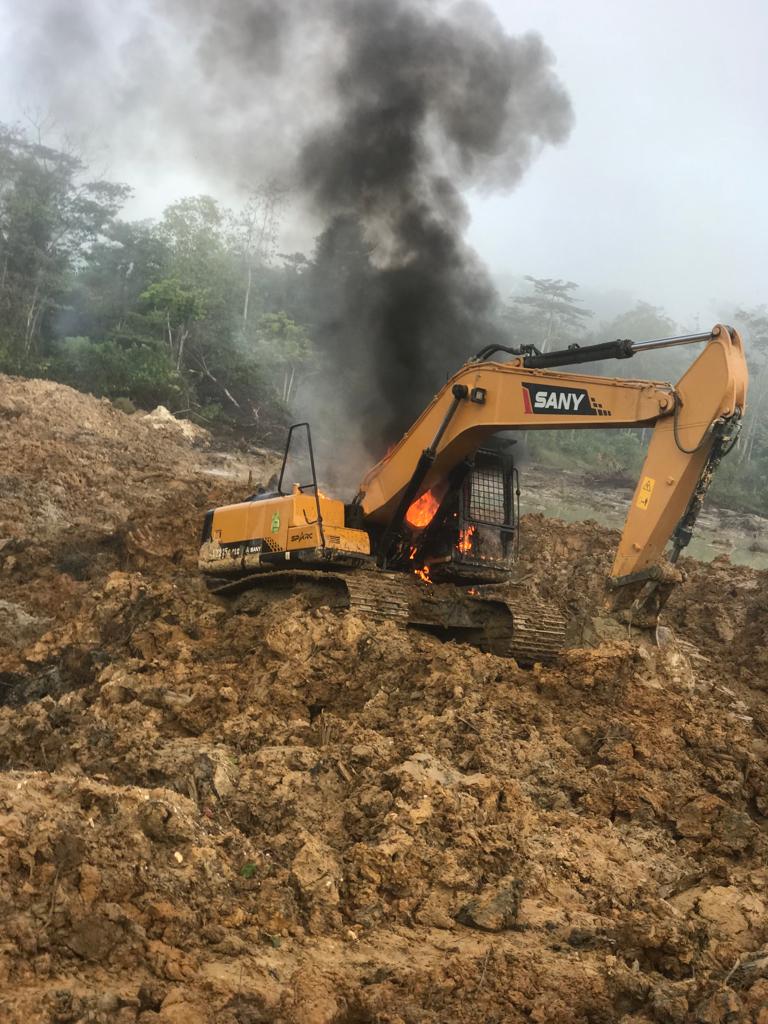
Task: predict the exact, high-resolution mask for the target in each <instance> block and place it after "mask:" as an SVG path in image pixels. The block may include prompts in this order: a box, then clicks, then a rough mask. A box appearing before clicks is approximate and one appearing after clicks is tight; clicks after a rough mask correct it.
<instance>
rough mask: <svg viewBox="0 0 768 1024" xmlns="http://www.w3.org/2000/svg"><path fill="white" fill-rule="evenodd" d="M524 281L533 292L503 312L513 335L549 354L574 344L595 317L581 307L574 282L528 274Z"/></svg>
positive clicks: (515, 299)
mask: <svg viewBox="0 0 768 1024" xmlns="http://www.w3.org/2000/svg"><path fill="white" fill-rule="evenodd" d="M525 280H526V281H530V282H531V284H532V285H533V292H532V293H531V294H528V295H517V296H515V297H514V298H513V300H512V304H511V305H508V306H507V307H506V309H505V311H504V319H505V320H506V321H507V324H508V325H509V326H510V327H511V328H512V330H513V332H515V333H519V334H520V340H523V336H524V337H525V340H526V342H529V343H533V344H535V345H537V346H538V347H539V348H540V349H541V351H542V352H546V351H547V350H548V349H550V348H552V347H554V346H555V345H557V346H560V345H565V344H567V343H569V342H572V341H574V340H575V339H576V338H577V337H579V336H580V335H581V334H582V333H583V331H584V329H585V326H586V322H587V321H588V320H589V319H590V318H591V317H592V316H594V314H593V312H592V310H590V309H585V308H584V307H583V306H582V305H580V303H581V299H578V298H576V295H575V292H576V291H577V289H578V287H579V286H578V285H577V284H576V282H575V281H563V280H561V279H560V278H550V277H531V275H530V274H526V277H525Z"/></svg>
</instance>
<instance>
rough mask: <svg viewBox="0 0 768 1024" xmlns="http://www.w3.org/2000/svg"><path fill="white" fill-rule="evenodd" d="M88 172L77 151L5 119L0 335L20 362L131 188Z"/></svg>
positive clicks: (0, 141) (0, 174) (0, 177)
mask: <svg viewBox="0 0 768 1024" xmlns="http://www.w3.org/2000/svg"><path fill="white" fill-rule="evenodd" d="M86 172H87V167H86V165H85V163H84V162H83V160H82V159H81V158H80V157H79V156H77V155H76V154H74V153H69V152H63V151H62V150H57V149H53V148H51V147H50V146H47V145H45V144H44V143H43V142H42V140H41V139H39V138H38V139H33V138H31V137H30V136H29V134H28V133H26V132H25V131H23V130H22V129H21V128H18V127H8V126H6V125H0V314H2V315H0V320H1V321H2V326H0V332H1V333H0V338H2V345H3V349H4V351H5V358H6V359H7V360H10V361H11V362H15V363H16V364H17V365H19V366H21V365H23V364H24V363H25V362H27V361H29V359H30V358H31V356H33V355H34V354H36V353H37V352H38V351H39V350H40V347H41V343H42V342H44V340H45V333H46V331H50V327H51V325H50V323H49V321H50V320H51V319H52V318H53V315H54V314H55V313H56V312H57V310H58V305H59V300H60V298H61V295H62V292H63V291H64V290H65V288H66V285H67V275H68V273H69V272H71V271H72V270H74V269H76V268H77V267H78V266H80V265H81V264H82V262H83V261H84V260H85V259H86V258H87V256H88V254H89V252H90V250H91V248H92V247H93V245H94V244H95V243H96V242H97V241H98V239H99V238H100V237H101V236H102V235H103V234H104V232H105V231H106V230H107V229H108V228H109V226H110V225H111V224H112V222H113V221H114V218H115V217H116V215H117V213H118V211H119V209H120V207H121V206H122V205H123V203H124V202H125V200H126V198H127V197H128V195H129V194H130V189H129V188H128V186H126V185H120V184H116V183H114V182H108V181H103V180H88V179H87V177H86Z"/></svg>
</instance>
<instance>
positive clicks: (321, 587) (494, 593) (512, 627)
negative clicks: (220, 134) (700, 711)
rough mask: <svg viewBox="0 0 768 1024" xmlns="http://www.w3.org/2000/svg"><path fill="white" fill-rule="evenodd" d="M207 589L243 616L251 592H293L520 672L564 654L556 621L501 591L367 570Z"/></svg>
mask: <svg viewBox="0 0 768 1024" xmlns="http://www.w3.org/2000/svg"><path fill="white" fill-rule="evenodd" d="M208 586H209V589H210V590H211V592H212V593H214V594H215V595H216V596H218V597H222V598H227V599H229V600H232V601H234V602H235V603H236V607H238V606H239V607H243V608H244V605H243V603H242V597H243V595H248V594H249V593H251V592H256V593H258V592H261V593H264V592H265V591H268V592H270V593H272V594H274V593H276V592H279V591H281V590H282V591H286V590H289V591H290V590H293V589H295V588H300V589H301V590H302V591H304V592H306V593H309V595H310V600H311V599H312V598H315V599H319V600H322V602H323V603H324V604H329V605H330V606H331V607H332V608H333V609H337V610H349V611H351V612H354V613H355V614H356V615H360V616H361V617H363V618H367V619H372V620H373V621H375V622H394V623H396V624H397V625H399V626H402V627H403V628H406V627H412V628H415V629H420V630H423V631H425V632H429V633H433V634H434V635H437V636H440V637H441V638H443V639H448V640H457V641H459V642H465V643H470V644H472V645H473V646H476V647H479V648H480V649H481V650H484V651H489V652H490V653H493V654H497V655H499V656H501V657H507V658H514V659H515V660H516V661H518V662H519V663H520V664H522V665H531V664H533V663H534V662H544V663H546V662H552V661H554V660H555V659H556V658H557V656H558V654H559V653H560V651H561V650H562V649H563V647H564V646H565V620H564V619H563V617H562V616H561V615H560V614H559V613H558V612H557V611H556V610H555V609H553V608H552V607H550V606H547V605H544V604H542V603H541V602H536V601H532V600H531V599H530V598H528V597H526V598H521V597H520V596H518V595H516V594H514V593H513V591H512V588H511V587H509V586H505V585H503V584H502V585H499V584H491V585H482V586H479V587H476V588H472V589H469V590H468V589H466V588H464V587H458V586H456V585H455V584H452V583H435V584H429V585H428V584H425V583H423V582H421V581H420V580H418V579H416V578H415V577H410V576H404V575H403V574H402V573H392V572H382V571H378V570H373V569H360V570H357V571H353V572H348V573H344V572H333V571H323V570H310V569H303V570H273V571H272V572H266V573H265V572H262V573H252V574H250V575H248V576H243V577H241V578H240V579H237V580H231V579H230V580H224V579H210V580H209V581H208ZM246 603H247V598H246ZM244 610H245V609H244Z"/></svg>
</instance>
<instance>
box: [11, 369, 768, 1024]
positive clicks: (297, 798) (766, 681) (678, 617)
mask: <svg viewBox="0 0 768 1024" xmlns="http://www.w3.org/2000/svg"><path fill="white" fill-rule="evenodd" d="M0 421H2V433H0V446H1V447H2V461H1V462H0V579H2V583H3V586H2V595H1V597H0V624H1V625H2V631H1V634H0V642H1V644H2V646H0V1020H1V1021H3V1022H9V1024H11V1022H13V1024H16V1022H19V1024H22V1022H23V1024H70V1022H71V1024H76V1022H83V1024H85V1022H89V1024H113V1022H117V1024H138V1022H140V1024H153V1022H158V1024H161V1022H163V1024H214V1022H216V1024H257V1022H267V1021H269V1022H284V1024H289V1022H291V1024H292V1022H296V1024H365V1022H371V1024H373V1022H377V1024H417V1022H434V1024H438V1022H439V1024H442V1022H449V1021H456V1022H467V1024H469V1022H477V1024H481V1022H483V1024H484V1022H512V1024H514V1022H518V1021H520V1022H523V1021H525V1022H528V1021H530V1022H536V1024H544V1022H558V1024H570V1022H574V1024H575V1022H590V1024H609V1022H613V1021H621V1022H623V1024H630V1022H633V1024H634V1022H637V1024H640V1022H650V1021H660V1022H687V1021H692V1022H702V1024H718V1022H739V1021H747V1022H753V1024H768V944H766V943H767V941H768V889H767V888H766V882H767V881H768V861H767V860H766V855H767V854H768V829H767V827H766V826H767V823H768V763H767V761H766V757H767V756H768V711H766V690H768V655H767V654H766V650H767V649H768V648H767V647H766V641H767V640H768V590H767V589H766V577H765V574H764V573H760V572H757V571H754V570H749V569H744V568H737V567H734V566H731V565H730V564H729V563H728V561H727V560H726V559H720V560H719V561H717V562H715V563H714V564H712V565H702V564H698V563H694V562H688V563H687V564H686V565H685V568H686V570H687V573H688V579H687V582H686V583H685V584H684V586H683V587H682V588H680V589H679V591H678V593H677V594H676V595H675V597H674V598H673V600H672V601H671V602H670V605H669V607H668V611H667V613H666V617H665V621H666V624H667V625H668V626H669V627H670V628H671V629H672V631H673V634H674V640H673V642H672V643H671V644H668V645H666V646H664V647H660V648H659V647H651V646H649V645H648V644H646V643H644V642H642V641H641V640H640V639H639V638H637V637H634V636H633V637H627V636H624V635H619V636H618V637H617V638H615V639H613V640H611V641H610V642H606V641H602V642H601V641H600V640H599V639H598V636H597V634H596V633H595V631H594V630H593V628H592V624H591V617H592V616H593V614H594V612H595V609H596V608H599V603H600V596H601V587H602V579H603V577H604V574H605V572H606V569H607V566H608V565H609V559H610V554H611V551H612V548H613V546H614V545H615V543H616V534H614V533H611V532H610V531H605V530H602V529H600V528H599V527H597V526H596V524H594V523H584V524H577V525H571V526H566V525H565V524H564V523H561V522H558V521H556V520H555V521H553V520H546V519H544V518H543V517H540V516H528V517H525V518H524V520H523V533H522V552H521V562H520V572H519V583H518V586H519V587H520V588H521V592H522V593H528V592H530V593H533V592H541V593H543V594H544V596H546V597H548V598H549V599H550V600H552V601H553V602H555V603H556V604H557V605H558V606H559V607H560V608H561V610H562V611H563V612H565V613H566V614H567V616H568V618H569V621H570V638H571V643H572V644H573V645H574V646H573V647H572V648H571V649H570V650H569V651H568V653H567V654H566V655H565V656H564V657H563V658H562V661H561V662H560V663H559V664H557V665H554V666H550V667H541V666H537V667H535V668H534V669H533V670H523V669H521V668H519V667H518V666H517V665H516V664H515V663H514V662H513V661H509V660H503V659H499V658H496V657H494V656H491V655H486V654H483V653H480V652H478V651H477V650H474V649H472V648H469V647H464V646H460V645H458V644H454V643H450V644H444V643H441V642H440V641H438V640H436V639H434V638H432V637H429V636H425V635H421V634H418V633H410V632H403V631H400V630H398V629H397V628H395V627H393V626H387V625H385V626H381V625H372V624H370V623H367V622H365V621H361V620H360V619H358V618H355V617H353V616H352V615H350V614H349V613H346V614H342V615H341V616H337V615H335V614H333V613H331V612H330V611H329V610H328V609H324V608H322V607H321V608H311V607H308V606H306V605H305V604H303V603H302V602H303V601H304V600H305V598H301V597H299V596H289V597H287V598H286V599H285V600H282V601H280V602H278V603H275V604H274V605H267V606H266V607H265V608H263V609H262V610H261V611H260V612H258V613H257V614H253V613H251V614H245V613H235V612H233V611H232V610H231V609H229V608H228V607H227V606H226V605H225V604H224V603H221V602H219V601H217V600H215V599H212V598H211V597H209V596H208V594H207V593H206V591H205V589H204V587H203V585H202V584H201V582H200V580H199V579H198V577H197V574H196V569H195V553H196V546H197V538H198V531H199V526H200V521H201V515H202V513H203V512H204V510H205V509H206V508H208V507H209V506H211V505H213V504H215V503H219V502H222V501H226V500H232V499H234V498H236V497H240V496H243V495H244V494H245V493H247V486H248V484H247V475H248V470H249V469H250V470H251V471H252V473H253V479H254V481H258V480H266V478H268V477H269V476H270V475H271V473H272V472H273V470H274V461H273V458H272V457H271V456H270V455H269V454H268V453H258V452H256V453H249V454H247V455H243V454H240V455H237V454H234V455H233V454H230V455H224V454H222V453H220V452H216V451H213V450H211V449H210V448H209V447H208V444H209V442H208V441H207V439H206V437H204V436H193V437H191V438H187V437H185V436H184V435H183V434H182V433H181V431H180V430H179V429H178V428H177V426H176V425H174V423H173V422H172V421H168V420H167V419H164V418H162V417H159V418H155V419H146V418H142V417H139V416H132V417H129V416H126V415H124V414H123V413H121V412H119V411H117V410H116V409H114V408H113V407H112V406H111V405H110V404H109V403H106V402H100V401H97V400H95V399H92V398H89V397H86V396H83V395H80V394H78V393H76V392H74V391H71V390H69V389H67V388H64V387H60V386H57V385H53V384H49V383H43V382H37V381H20V380H15V379H12V378H0Z"/></svg>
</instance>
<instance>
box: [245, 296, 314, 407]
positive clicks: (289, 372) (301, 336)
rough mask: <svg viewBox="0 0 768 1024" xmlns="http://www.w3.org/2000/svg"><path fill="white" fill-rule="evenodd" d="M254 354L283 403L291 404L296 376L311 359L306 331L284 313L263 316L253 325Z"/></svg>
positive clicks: (310, 348) (311, 353) (310, 345)
mask: <svg viewBox="0 0 768 1024" xmlns="http://www.w3.org/2000/svg"><path fill="white" fill-rule="evenodd" d="M255 348H256V354H257V356H258V357H259V359H260V361H261V362H262V364H263V365H264V366H265V368H266V369H267V371H268V373H269V374H270V378H271V380H272V381H273V383H274V384H275V385H276V387H277V389H278V391H279V393H280V397H281V399H282V400H283V402H286V403H287V402H290V400H291V397H292V396H293V392H294V390H295V387H296V384H297V377H298V374H299V373H300V372H301V371H302V370H303V369H305V368H306V367H307V365H308V364H309V363H310V361H311V359H312V356H313V349H312V342H311V341H310V339H309V336H308V335H307V331H306V328H304V327H303V326H302V325H301V324H297V323H296V322H295V320H292V319H291V318H290V317H289V316H288V314H287V313H285V312H283V311H282V310H281V311H280V312H279V313H266V314H265V315H264V316H262V317H261V319H260V320H259V322H258V324H257V326H256V346H255Z"/></svg>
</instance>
